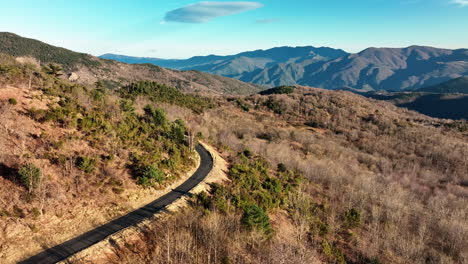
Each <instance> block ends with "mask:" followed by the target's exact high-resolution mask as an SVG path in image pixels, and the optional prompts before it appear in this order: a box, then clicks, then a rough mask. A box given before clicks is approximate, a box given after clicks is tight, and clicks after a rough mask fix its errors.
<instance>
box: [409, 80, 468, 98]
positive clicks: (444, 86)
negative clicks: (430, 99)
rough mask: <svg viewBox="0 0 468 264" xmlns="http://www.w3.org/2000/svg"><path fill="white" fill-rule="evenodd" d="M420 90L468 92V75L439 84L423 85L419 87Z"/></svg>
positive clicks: (442, 92) (441, 92) (430, 91)
mask: <svg viewBox="0 0 468 264" xmlns="http://www.w3.org/2000/svg"><path fill="white" fill-rule="evenodd" d="M418 91H420V92H428V93H440V94H444V93H452V94H453V93H461V94H468V77H460V78H456V79H453V80H450V81H447V82H443V83H441V84H438V85H434V86H429V87H423V88H420V89H418Z"/></svg>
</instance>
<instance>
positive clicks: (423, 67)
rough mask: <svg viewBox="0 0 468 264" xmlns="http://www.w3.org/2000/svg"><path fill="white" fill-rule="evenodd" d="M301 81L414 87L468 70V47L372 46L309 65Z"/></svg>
mask: <svg viewBox="0 0 468 264" xmlns="http://www.w3.org/2000/svg"><path fill="white" fill-rule="evenodd" d="M305 72H306V74H305V75H304V77H303V78H302V79H301V80H299V81H298V82H299V83H301V84H307V85H311V86H315V87H323V88H327V89H337V88H342V87H349V88H354V89H364V90H372V89H373V90H411V89H416V88H420V87H423V86H428V85H433V84H437V83H440V82H443V81H446V80H449V79H453V78H456V77H460V76H463V75H466V74H468V50H466V49H459V50H448V49H437V48H431V47H420V46H412V47H408V48H403V49H393V48H369V49H366V50H364V51H362V52H360V53H357V54H352V55H348V56H345V57H341V58H338V59H336V60H333V61H330V62H325V63H318V64H312V65H309V66H306V69H305Z"/></svg>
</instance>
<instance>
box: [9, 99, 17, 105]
mask: <svg viewBox="0 0 468 264" xmlns="http://www.w3.org/2000/svg"><path fill="white" fill-rule="evenodd" d="M8 103H10V104H11V105H16V104H17V103H18V101H16V99H15V98H10V99H8Z"/></svg>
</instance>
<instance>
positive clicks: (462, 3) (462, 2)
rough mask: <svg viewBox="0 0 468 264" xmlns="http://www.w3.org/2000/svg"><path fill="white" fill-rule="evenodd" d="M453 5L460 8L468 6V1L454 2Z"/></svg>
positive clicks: (453, 0) (454, 0) (457, 0)
mask: <svg viewBox="0 0 468 264" xmlns="http://www.w3.org/2000/svg"><path fill="white" fill-rule="evenodd" d="M452 3H454V4H457V5H459V6H468V0H452Z"/></svg>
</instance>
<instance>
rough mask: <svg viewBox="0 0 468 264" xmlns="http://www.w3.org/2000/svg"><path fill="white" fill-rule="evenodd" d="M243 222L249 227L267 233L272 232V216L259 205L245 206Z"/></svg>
mask: <svg viewBox="0 0 468 264" xmlns="http://www.w3.org/2000/svg"><path fill="white" fill-rule="evenodd" d="M241 223H242V224H243V225H244V226H245V227H247V228H248V229H250V230H252V229H257V230H259V231H262V232H264V233H266V234H270V233H271V232H272V229H271V225H270V218H269V217H268V215H267V214H266V213H265V211H263V210H262V208H260V207H259V206H258V205H256V204H253V205H248V206H246V207H245V208H244V214H243V215H242V219H241Z"/></svg>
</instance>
